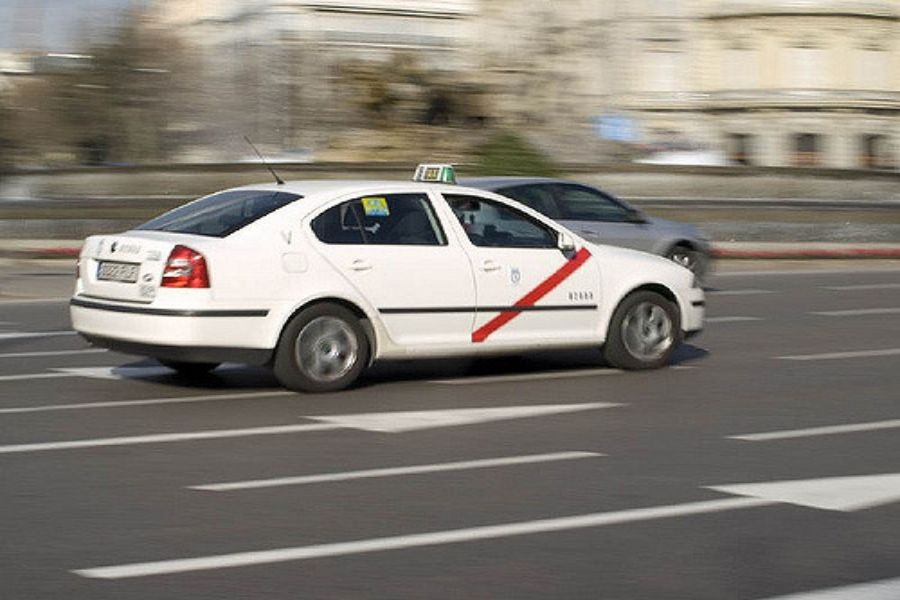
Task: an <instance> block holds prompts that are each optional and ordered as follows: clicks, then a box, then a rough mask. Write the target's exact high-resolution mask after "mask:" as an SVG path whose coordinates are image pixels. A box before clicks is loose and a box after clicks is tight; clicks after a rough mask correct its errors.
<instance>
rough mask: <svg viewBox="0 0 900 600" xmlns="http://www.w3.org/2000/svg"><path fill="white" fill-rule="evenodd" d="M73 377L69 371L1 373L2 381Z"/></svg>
mask: <svg viewBox="0 0 900 600" xmlns="http://www.w3.org/2000/svg"><path fill="white" fill-rule="evenodd" d="M59 377H72V376H71V375H69V374H68V373H25V374H22V375H0V381H31V380H32V379H57V378H59Z"/></svg>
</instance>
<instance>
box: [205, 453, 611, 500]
mask: <svg viewBox="0 0 900 600" xmlns="http://www.w3.org/2000/svg"><path fill="white" fill-rule="evenodd" d="M600 456H604V455H603V454H599V453H597V452H553V453H549V454H529V455H525V456H505V457H500V458H487V459H481V460H466V461H458V462H446V463H436V464H430V465H411V466H407V467H389V468H382V469H366V470H363V471H345V472H343V473H320V474H316V475H303V476H297V477H278V478H272V479H256V480H250V481H234V482H229V483H211V484H205V485H194V486H190V488H189V489H192V490H202V491H208V492H232V491H237V490H253V489H260V488H270V487H282V486H289V485H308V484H312V483H331V482H335V481H350V480H354V479H371V478H378V477H397V476H401V475H422V474H427V473H442V472H446V471H466V470H471V469H487V468H491V467H509V466H515V465H529V464H535V463H547V462H557V461H564V460H577V459H581V458H597V457H600Z"/></svg>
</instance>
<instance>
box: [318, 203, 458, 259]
mask: <svg viewBox="0 0 900 600" xmlns="http://www.w3.org/2000/svg"><path fill="white" fill-rule="evenodd" d="M312 229H313V233H315V234H316V237H317V238H319V240H321V241H323V242H325V243H326V244H377V245H383V246H445V245H446V244H447V240H446V238H445V237H444V232H443V230H442V229H441V226H440V224H439V223H438V220H437V217H436V215H435V214H434V211H433V210H432V208H431V203H430V202H429V201H428V197H427V196H425V195H424V194H386V195H380V196H365V197H363V198H356V199H354V200H350V201H348V202H344V203H342V204H338V205H337V206H335V207H333V208H330V209H328V210H326V211H325V212H323V213H322V214H321V215H319V216H318V217H316V218H315V219H313V221H312Z"/></svg>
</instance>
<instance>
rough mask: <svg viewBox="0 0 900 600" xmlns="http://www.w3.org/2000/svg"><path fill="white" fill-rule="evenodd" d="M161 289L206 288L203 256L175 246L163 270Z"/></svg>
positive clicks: (207, 279) (207, 274) (206, 270)
mask: <svg viewBox="0 0 900 600" xmlns="http://www.w3.org/2000/svg"><path fill="white" fill-rule="evenodd" d="M162 287H168V288H208V287H209V270H208V269H207V268H206V259H205V258H203V255H202V254H200V253H199V252H197V251H196V250H192V249H191V248H188V247H187V246H181V245H179V246H175V247H174V248H172V253H171V254H169V259H168V260H167V261H166V267H165V269H164V270H163V276H162Z"/></svg>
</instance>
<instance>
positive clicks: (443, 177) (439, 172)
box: [413, 164, 456, 183]
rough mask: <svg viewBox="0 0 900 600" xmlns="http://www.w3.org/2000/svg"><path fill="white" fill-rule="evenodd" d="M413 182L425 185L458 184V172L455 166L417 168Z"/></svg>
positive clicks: (422, 166) (424, 165)
mask: <svg viewBox="0 0 900 600" xmlns="http://www.w3.org/2000/svg"><path fill="white" fill-rule="evenodd" d="M413 181H421V182H423V183H456V172H455V171H454V170H453V165H426V164H422V165H419V166H418V167H416V174H415V176H414V177H413Z"/></svg>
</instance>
